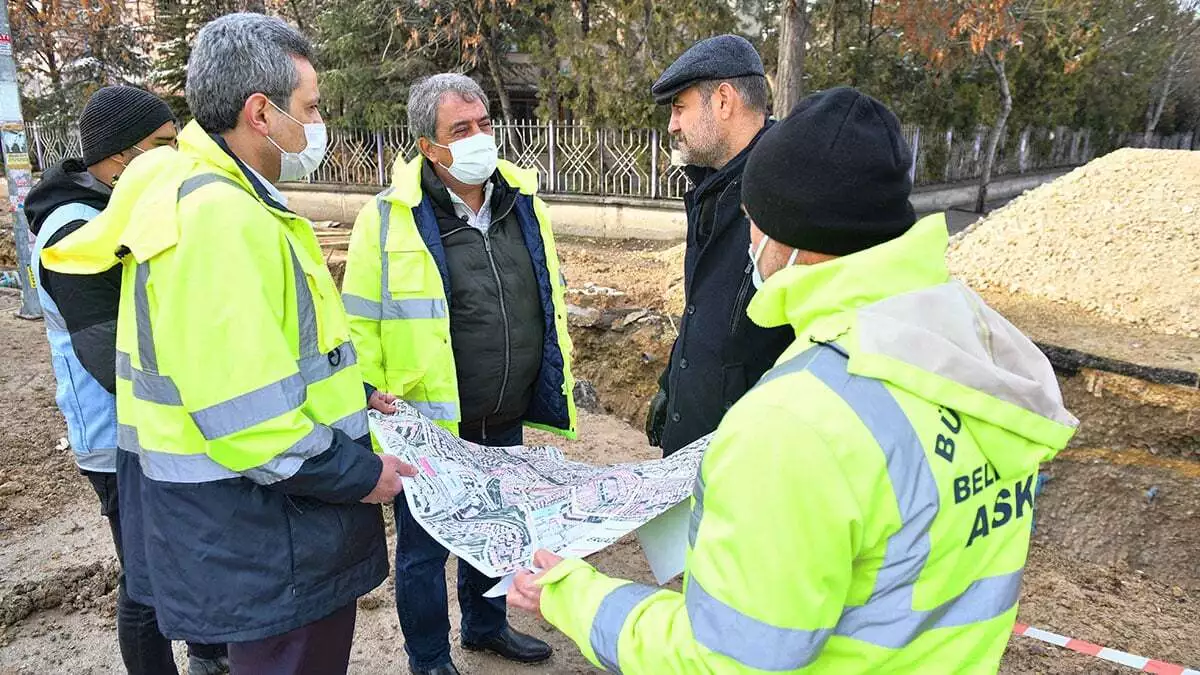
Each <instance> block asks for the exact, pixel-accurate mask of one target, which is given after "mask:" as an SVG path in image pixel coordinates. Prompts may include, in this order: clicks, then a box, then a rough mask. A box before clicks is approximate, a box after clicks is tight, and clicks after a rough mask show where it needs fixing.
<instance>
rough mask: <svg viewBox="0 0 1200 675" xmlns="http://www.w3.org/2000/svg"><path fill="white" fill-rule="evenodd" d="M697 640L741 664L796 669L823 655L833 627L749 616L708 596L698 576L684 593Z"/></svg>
mask: <svg viewBox="0 0 1200 675" xmlns="http://www.w3.org/2000/svg"><path fill="white" fill-rule="evenodd" d="M684 605H685V607H686V609H687V615H688V622H689V623H690V624H691V626H692V634H693V635H694V636H695V637H696V642H699V643H700V644H702V645H704V647H705V648H707V649H709V650H710V651H714V652H716V653H718V654H722V655H724V656H728V657H729V658H731V659H733V660H734V661H737V662H738V663H741V664H742V665H745V666H748V667H750V668H754V669H756V670H766V671H770V672H779V671H788V670H796V669H798V668H803V667H805V666H807V665H808V664H810V663H812V662H813V661H815V660H816V659H817V657H818V656H820V655H821V650H822V649H824V648H825V641H826V640H828V639H829V636H830V635H832V634H833V629H832V628H822V629H819V630H798V629H794V628H780V627H778V626H772V625H771V624H769V623H766V622H763V621H759V620H758V619H755V618H754V617H752V616H747V615H746V614H743V613H741V612H739V611H738V610H736V609H734V608H732V607H730V606H729V605H726V604H725V603H723V602H721V601H720V600H718V599H716V598H714V597H713V596H711V595H709V593H708V591H706V590H704V587H703V586H701V585H700V582H699V581H698V580H697V579H696V577H694V576H693V577H691V578H690V579H688V582H687V592H686V593H685V596H684Z"/></svg>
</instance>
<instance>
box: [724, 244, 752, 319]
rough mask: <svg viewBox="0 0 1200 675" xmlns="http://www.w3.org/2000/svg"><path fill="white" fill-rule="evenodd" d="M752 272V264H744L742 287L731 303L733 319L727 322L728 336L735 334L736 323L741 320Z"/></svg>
mask: <svg viewBox="0 0 1200 675" xmlns="http://www.w3.org/2000/svg"><path fill="white" fill-rule="evenodd" d="M753 271H754V262H753V261H751V262H749V263H747V264H746V271H745V272H742V285H741V287H740V288H738V294H737V300H734V302H733V318H732V319H730V321H729V334H730V335H733V334H734V333H736V332H737V327H738V323H739V322H740V321H741V320H742V314H745V312H744V311H743V310H742V303H744V302H745V301H746V294H748V293H749V292H750V273H751V272H753Z"/></svg>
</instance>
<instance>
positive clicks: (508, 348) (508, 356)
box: [480, 230, 512, 422]
mask: <svg viewBox="0 0 1200 675" xmlns="http://www.w3.org/2000/svg"><path fill="white" fill-rule="evenodd" d="M489 232H490V230H489ZM480 234H483V233H482V232H481V233H480ZM483 248H484V250H485V251H487V257H488V263H489V264H491V266H492V276H493V277H495V278H496V291H497V296H498V297H499V298H500V317H501V318H502V319H503V320H504V379H502V380H501V381H500V395H499V396H498V397H497V398H496V409H495V410H493V411H492V414H493V415H498V414H500V406H501V405H503V403H504V391H505V390H506V389H508V375H509V372H508V371H509V368H510V367H511V366H512V345H511V344H510V340H509V330H510V329H509V326H508V307H506V306H505V304H504V284H502V283H501V282H500V270H499V269H498V268H497V267H496V257H495V256H493V255H492V238H491V237H490V236H488V235H486V234H484V235H483ZM485 422H486V420H485Z"/></svg>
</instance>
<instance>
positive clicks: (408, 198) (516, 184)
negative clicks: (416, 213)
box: [382, 153, 538, 208]
mask: <svg viewBox="0 0 1200 675" xmlns="http://www.w3.org/2000/svg"><path fill="white" fill-rule="evenodd" d="M424 164H425V158H424V157H423V156H422V155H421V154H420V153H418V154H417V156H416V157H415V158H413V159H412V160H411V161H405V159H404V157H403V155H401V156H399V157H397V158H396V161H395V162H394V163H393V164H392V186H391V189H390V190H389V191H388V192H387V194H386V195H384V196H383V197H382V198H383V199H387V200H388V201H390V202H394V203H397V204H401V205H403V206H407V207H409V208H414V207H416V206H417V205H418V204H420V203H421V196H422V190H421V188H422V179H421V172H422V167H423V166H424ZM496 171H497V174H495V175H493V180H495V179H496V178H497V177H499V178H502V179H503V180H504V182H505V184H506V185H508V186H509V187H511V188H514V189H516V191H518V192H520V193H521V194H523V195H529V196H532V195H535V194H537V189H538V173H537V170H536V169H522V168H520V167H518V166H517V165H516V164H513V163H512V162H509V161H506V160H503V159H502V160H500V161H499V162H498V163H497V164H496ZM439 182H440V181H439ZM447 199H449V197H447Z"/></svg>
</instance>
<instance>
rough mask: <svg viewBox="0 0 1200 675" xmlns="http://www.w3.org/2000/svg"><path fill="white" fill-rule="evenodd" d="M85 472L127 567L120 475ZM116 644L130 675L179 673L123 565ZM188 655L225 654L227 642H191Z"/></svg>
mask: <svg viewBox="0 0 1200 675" xmlns="http://www.w3.org/2000/svg"><path fill="white" fill-rule="evenodd" d="M83 475H84V476H86V477H87V479H88V481H89V482H91V484H92V488H93V489H94V490H95V491H96V496H97V497H98V498H99V499H100V514H101V515H103V516H104V517H105V518H107V519H108V527H109V529H111V530H112V538H113V545H114V546H115V547H116V549H117V559H118V560H120V561H121V566H122V568H124V565H125V555H124V553H123V552H122V550H121V518H120V512H119V511H118V507H117V495H118V492H117V475H116V474H115V473H98V472H93V471H84V472H83ZM117 644H118V645H119V646H120V648H121V660H122V661H123V662H124V663H125V670H126V671H128V672H129V675H177V674H178V672H179V671H178V670H177V669H176V668H175V655H174V654H172V653H171V641H170V640H168V639H167V638H166V637H164V636H163V634H162V633H161V632H160V631H159V630H158V616H157V615H156V614H155V612H154V608H153V607H151V606H149V605H143V604H141V603H140V602H137V601H135V600H133V599H132V598H130V597H129V595H128V594H127V593H126V592H125V572H124V569H122V571H121V576H120V577H119V578H118V579H117ZM188 655H189V656H195V657H197V658H202V659H216V658H220V657H222V656H225V645H201V644H192V643H188Z"/></svg>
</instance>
